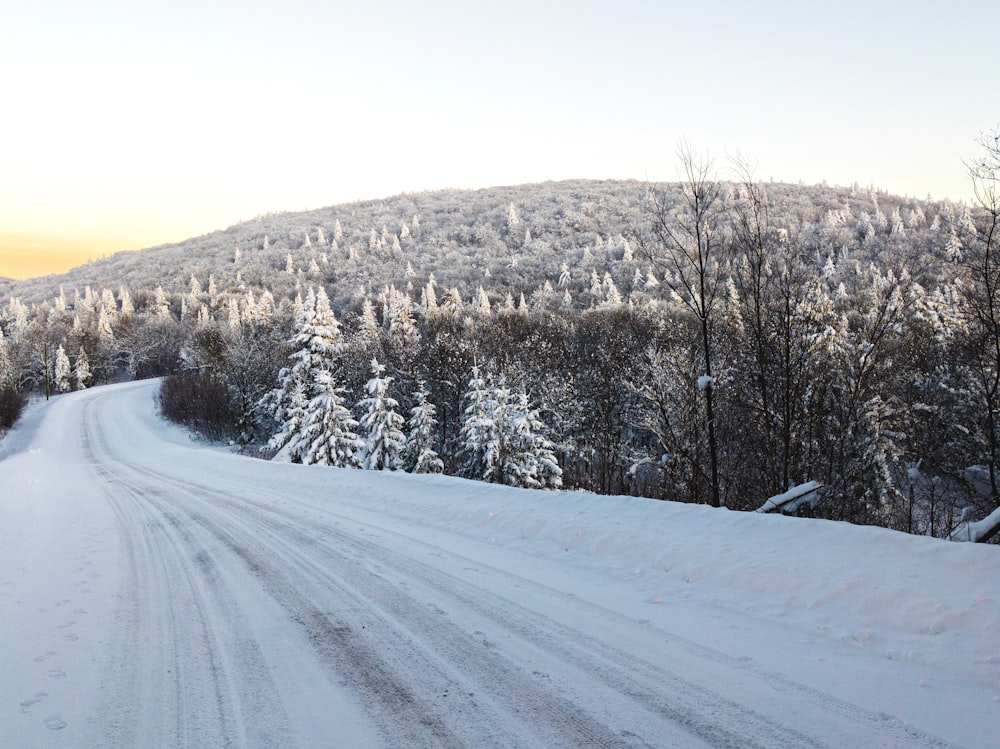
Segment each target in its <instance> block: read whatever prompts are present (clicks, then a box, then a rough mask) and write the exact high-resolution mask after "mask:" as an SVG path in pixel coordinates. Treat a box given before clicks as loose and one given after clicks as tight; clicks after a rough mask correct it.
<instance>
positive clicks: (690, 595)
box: [0, 382, 1000, 748]
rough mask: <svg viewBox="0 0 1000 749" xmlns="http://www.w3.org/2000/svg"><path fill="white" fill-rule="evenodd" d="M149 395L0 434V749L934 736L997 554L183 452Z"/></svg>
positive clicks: (993, 711)
mask: <svg viewBox="0 0 1000 749" xmlns="http://www.w3.org/2000/svg"><path fill="white" fill-rule="evenodd" d="M154 393H155V383H151V382H145V383H129V384H125V385H117V386H112V387H105V388H96V389H93V390H87V391H81V392H79V393H74V394H71V395H65V396H60V397H58V398H56V399H53V400H52V401H51V402H49V403H48V404H45V405H42V406H39V407H36V408H35V409H34V410H32V411H31V412H30V413H29V414H28V416H27V417H26V418H25V419H24V420H23V421H22V423H21V424H20V425H19V426H18V427H17V428H16V429H15V430H14V431H13V432H12V433H11V434H10V435H8V436H7V438H6V439H5V440H4V441H3V442H0V664H2V668H0V744H2V746H4V747H14V748H21V747H25V748H27V747H55V746H58V747H93V746H105V747H139V746H161V747H180V746H199V747H221V746H239V747H307V746H309V747H312V746H345V747H347V746H350V747H438V746H446V747H458V746H468V747H490V746H517V747H546V748H550V747H597V746H600V747H700V746H714V747H755V746H756V747H810V746H811V747H843V746H852V747H939V746H966V747H988V746H994V745H995V743H996V739H997V736H998V735H1000V592H998V591H1000V587H998V584H1000V554H998V553H997V547H995V546H977V545H972V544H952V543H948V542H944V541H938V540H930V539H924V538H919V537H913V536H906V535H902V534H897V533H893V532H890V531H885V530H880V529H876V528H861V527H854V526H849V525H846V524H838V523H830V522H819V521H807V520H799V519H793V518H783V517H770V516H761V515H755V514H743V513H733V512H727V511H719V510H712V509H709V508H706V507H698V506H690V505H679V504H673V503H667V502H657V501H653V500H642V499H636V498H624V497H622V498H619V497H601V496H594V495H590V494H584V493H559V492H530V491H519V490H512V489H507V488H503V487H496V486H490V485H487V484H482V483H475V482H469V481H465V480H461V479H455V478H449V477H444V476H413V475H403V474H393V473H377V472H371V471H356V470H339V469H331V468H316V467H303V466H294V465H277V464H270V463H266V462H262V461H256V460H251V459H247V458H243V457H238V456H234V455H231V454H229V453H228V452H226V451H224V450H219V449H215V448H209V447H205V446H204V445H200V444H198V443H195V442H192V441H191V440H190V439H189V438H188V436H187V434H186V433H185V432H183V431H182V430H179V429H177V428H175V427H172V426H169V425H166V424H165V423H164V422H162V421H161V420H160V419H159V418H158V417H157V416H156V414H155V408H154Z"/></svg>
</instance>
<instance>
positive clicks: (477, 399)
mask: <svg viewBox="0 0 1000 749" xmlns="http://www.w3.org/2000/svg"><path fill="white" fill-rule="evenodd" d="M497 395H498V393H497V389H496V388H495V387H493V385H492V383H490V382H488V381H487V379H486V378H485V377H484V376H483V375H482V373H481V372H480V369H479V366H478V365H477V366H473V368H472V377H471V378H470V380H469V385H468V388H467V389H466V392H465V398H464V409H463V413H462V429H461V431H460V433H459V440H460V443H461V448H460V455H461V458H462V469H461V473H462V475H463V476H467V477H469V478H474V479H480V480H482V481H490V482H495V483H500V482H501V480H502V476H503V474H502V470H501V466H502V460H501V457H502V456H501V452H502V443H501V439H500V424H501V423H502V421H503V417H504V415H503V408H504V407H505V406H506V404H501V403H498V402H497ZM508 395H509V391H508Z"/></svg>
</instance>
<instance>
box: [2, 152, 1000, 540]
mask: <svg viewBox="0 0 1000 749" xmlns="http://www.w3.org/2000/svg"><path fill="white" fill-rule="evenodd" d="M981 145H982V149H981V151H980V153H979V154H978V155H977V156H976V158H975V160H974V161H973V162H971V163H970V166H969V169H970V174H971V177H972V181H973V184H974V186H975V188H976V200H975V201H974V202H973V203H972V204H970V205H966V204H960V203H952V202H949V201H933V200H919V199H914V198H901V197H897V196H892V195H888V194H885V193H882V192H880V191H878V190H875V189H872V188H867V189H863V188H860V187H859V186H857V185H855V186H853V187H850V188H842V187H830V186H827V185H819V186H803V185H785V184H771V183H761V182H758V181H755V180H754V179H753V178H752V177H751V176H750V173H749V171H748V170H746V169H743V168H739V167H737V168H735V169H730V168H726V169H721V170H717V169H716V165H713V164H712V163H711V162H710V161H708V160H706V159H703V158H701V157H699V156H698V155H696V154H692V153H690V152H685V153H683V154H682V162H683V163H682V167H683V173H684V178H683V179H682V180H681V181H680V182H678V183H671V184H662V185H648V184H643V183H638V182H585V181H574V182H562V183H546V184H539V185H526V186H521V187H509V188H494V189H489V190H481V191H474V192H473V191H443V192H428V193H419V194H405V195H401V196H397V197H394V198H390V199H386V200H381V201H371V202H364V203H354V204H349V205H341V206H334V207H331V208H324V209H321V210H315V211H308V212H302V213H287V214H278V215H268V216H263V217H258V218H256V219H254V220H252V221H246V222H243V223H240V224H238V225H236V226H233V227H230V228H229V229H226V230H225V231H220V232H216V233H213V234H210V235H206V236H204V237H199V238H196V239H192V240H189V241H187V242H184V243H181V244H178V245H169V246H164V247H158V248H152V249H149V250H144V251H141V252H134V253H122V254H118V255H115V256H113V257H110V258H105V259H102V260H98V261H95V262H91V263H89V264H88V265H86V266H83V267H81V268H79V269H76V270H74V271H73V272H71V273H69V274H66V275H64V276H50V277H46V278H40V279H32V280H29V281H20V282H15V281H10V280H0V294H2V297H0V298H4V299H7V300H8V301H7V302H6V304H5V306H4V307H3V308H2V311H0V428H2V427H3V426H4V425H7V426H9V424H10V423H11V422H12V421H13V420H14V419H15V418H16V415H17V412H18V410H19V407H20V405H21V404H22V403H23V400H24V397H25V394H26V393H28V392H35V393H45V394H46V395H50V394H58V393H60V392H66V391H69V390H74V389H79V388H85V387H87V386H88V385H91V384H93V383H97V382H113V381H119V380H123V379H134V378H142V377H151V376H165V377H166V379H165V380H164V383H163V386H162V390H161V405H162V409H163V412H164V414H165V415H166V416H168V417H169V418H171V419H173V420H175V421H179V422H181V423H184V424H187V425H188V426H189V427H190V428H192V429H193V430H196V431H197V432H199V433H201V434H203V435H204V436H206V437H208V438H211V439H217V440H225V441H228V442H231V443H232V444H233V445H235V446H238V447H239V448H240V449H242V450H245V451H247V452H248V453H251V454H259V455H261V456H262V457H270V458H276V459H283V460H289V461H294V462H304V463H319V464H326V465H339V466H354V467H358V468H365V469H374V470H384V469H390V470H395V469H402V470H407V471H415V472H442V471H443V472H444V473H448V474H455V475H462V476H467V477H469V478H475V479H481V480H486V481H492V482H496V483H503V484H509V485H514V486H525V487H535V488H557V487H561V488H566V489H585V490H589V491H594V492H597V493H602V494H625V495H639V496H648V497H657V498H664V499H671V500H677V501H687V502H699V503H707V504H711V505H715V506H725V507H728V508H731V509H733V510H755V509H757V508H759V507H761V506H762V505H763V504H764V503H765V501H766V500H767V499H768V498H769V497H774V496H776V495H781V494H782V493H783V492H786V490H788V489H789V488H790V487H793V486H797V485H802V484H805V483H806V482H816V485H817V486H818V489H817V490H816V491H815V492H812V493H811V494H810V495H809V501H808V502H801V503H799V504H798V506H797V509H796V511H797V512H800V513H805V514H811V515H815V516H819V517H825V518H830V519H836V520H843V521H848V522H852V523H861V524H872V525H880V526H884V527H887V528H892V529H896V530H900V531H905V532H908V533H915V534H923V535H931V536H936V537H949V536H952V537H955V536H960V535H961V534H962V533H963V532H964V533H965V537H968V538H972V539H973V540H988V538H989V537H990V536H991V535H992V533H991V531H992V529H994V528H995V527H997V525H998V524H1000V523H998V524H992V523H987V524H985V525H983V524H979V525H975V524H974V523H975V521H980V520H982V519H983V518H986V517H987V516H990V515H991V513H995V511H996V510H997V508H998V507H1000V491H998V484H1000V476H998V475H997V466H998V465H1000V454H998V453H1000V424H998V419H1000V257H998V246H997V245H998V239H1000V237H998V233H1000V232H998V218H1000V194H998V193H997V184H996V180H997V177H998V176H1000V145H998V141H997V139H996V134H991V135H990V136H988V137H986V138H984V139H983V141H982V143H981ZM994 517H995V514H994ZM973 529H975V530H973Z"/></svg>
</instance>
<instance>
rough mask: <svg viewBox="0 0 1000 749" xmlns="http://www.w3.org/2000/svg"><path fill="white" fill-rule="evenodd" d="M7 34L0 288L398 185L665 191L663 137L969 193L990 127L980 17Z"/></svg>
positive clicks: (525, 9) (176, 3) (731, 12)
mask: <svg viewBox="0 0 1000 749" xmlns="http://www.w3.org/2000/svg"><path fill="white" fill-rule="evenodd" d="M12 5H14V4H12ZM813 6H816V7H813ZM3 15H4V19H3V23H2V24H0V71H2V72H0V276H10V277H26V276H32V275H40V274H42V273H46V272H54V271H61V270H65V269H67V268H68V267H70V266H72V265H78V264H80V263H82V262H85V261H86V260H87V259H95V258H98V257H101V256H103V255H106V254H112V253H113V252H116V251H119V250H126V249H140V248H143V247H149V246H154V245H157V244H163V243H168V242H177V241H181V240H184V239H187V238H189V237H192V236H198V235H201V234H205V233H208V232H211V231H214V230H216V229H223V228H226V227H228V226H231V225H232V224H235V223H237V222H238V221H240V220H245V219H250V218H253V217H254V216H256V215H259V214H264V213H268V212H272V211H296V210H304V209H312V208H320V207H323V206H328V205H334V204H337V203H343V202H349V201H353V200H361V199H371V198H379V197H388V196H391V195H395V194H398V193H400V192H404V191H408V192H415V191H420V190H433V189H442V188H480V187H490V186H495V185H510V184H521V183H526V182H539V181H543V180H559V179H570V178H586V179H612V178H614V179H640V180H671V179H675V178H676V177H677V166H678V159H677V149H678V144H679V143H680V142H681V141H682V140H683V141H686V142H688V143H690V144H691V146H692V147H693V148H694V149H696V150H698V151H699V152H703V153H707V154H710V155H712V156H713V157H715V159H716V162H717V164H719V165H720V169H724V167H725V165H726V164H727V163H728V159H729V157H731V156H733V155H737V154H738V155H741V156H742V157H744V158H746V159H748V160H750V161H751V162H752V163H753V164H755V167H756V174H757V176H758V177H760V178H761V179H765V180H766V179H772V178H773V179H775V180H780V181H786V182H797V181H799V180H802V181H804V182H805V183H807V184H813V183H819V182H821V181H823V180H826V181H827V182H829V183H830V184H841V185H850V184H852V183H854V182H857V183H859V184H861V185H863V186H867V185H874V186H876V187H879V188H881V189H885V190H888V191H890V192H893V193H897V194H902V195H912V196H915V197H921V198H922V197H926V196H927V195H931V196H933V197H935V198H944V197H948V198H952V199H955V200H963V199H968V198H969V197H970V195H971V190H970V187H969V181H968V178H967V175H966V172H965V168H964V165H963V159H968V158H970V157H972V156H974V155H975V153H976V148H977V147H976V143H975V141H976V138H977V137H978V136H979V135H980V134H981V133H983V132H984V131H987V130H990V129H992V128H993V127H994V126H996V125H997V124H998V123H1000V93H998V89H997V85H996V83H997V82H996V69H997V60H996V57H995V55H991V53H990V51H989V50H991V49H994V48H995V41H996V39H995V23H994V17H995V7H994V5H993V2H992V0H989V1H987V0H956V2H953V3H950V4H948V5H942V4H940V3H930V2H924V1H923V0H916V1H914V2H906V3H904V2H879V0H844V2H841V3H824V4H817V3H799V2H776V1H774V0H761V2H757V3H746V2H733V1H731V0H716V1H715V2H712V3H691V2H684V3H680V2H674V1H673V0H655V1H649V2H645V1H644V2H639V1H637V0H617V1H616V2H610V0H607V1H605V2H596V1H592V0H574V1H572V2H570V1H569V0H530V1H525V2H522V0H506V1H505V2H493V1H485V0H483V1H480V2H468V0H466V1H465V2H461V1H459V0H454V1H453V0H423V1H421V2H417V1H415V0H411V1H410V2H405V1H404V0H366V2H363V3H362V2H353V3H345V2H340V0H282V2H281V3H278V2H275V1H274V0H270V1H269V2H263V1H261V0H240V1H239V2H236V0H172V1H171V2H169V3H167V2H159V1H158V0H145V1H144V2H136V1H135V0H88V2H86V3H81V2H78V0H65V1H64V0H37V1H36V2H32V3H17V4H16V5H15V7H10V8H7V9H5V11H4V14H3Z"/></svg>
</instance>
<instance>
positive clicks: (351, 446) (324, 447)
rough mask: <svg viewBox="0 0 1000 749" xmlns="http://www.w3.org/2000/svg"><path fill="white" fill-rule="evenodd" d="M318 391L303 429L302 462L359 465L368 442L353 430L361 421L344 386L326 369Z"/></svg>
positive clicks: (344, 466) (348, 466)
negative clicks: (355, 417) (352, 414)
mask: <svg viewBox="0 0 1000 749" xmlns="http://www.w3.org/2000/svg"><path fill="white" fill-rule="evenodd" d="M316 380H317V382H316V384H317V386H318V387H319V390H320V392H319V394H318V395H317V396H316V397H315V398H313V399H312V401H311V402H310V403H309V406H308V412H307V414H306V417H305V419H304V424H303V428H302V444H303V446H304V449H303V452H302V462H303V463H305V464H307V465H324V466H334V467H337V468H360V467H361V462H360V461H359V459H358V456H359V455H360V454H361V453H362V452H363V451H364V449H365V443H364V442H362V441H361V439H360V438H359V437H358V435H357V433H356V432H355V431H354V430H355V429H356V428H357V426H358V422H357V421H356V420H355V419H354V417H353V416H351V412H350V410H349V409H348V408H347V406H346V405H345V398H344V394H345V391H344V388H343V387H340V386H338V385H337V384H336V381H335V380H334V378H333V375H331V374H330V373H329V372H327V371H321V372H319V374H318V375H317V377H316Z"/></svg>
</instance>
